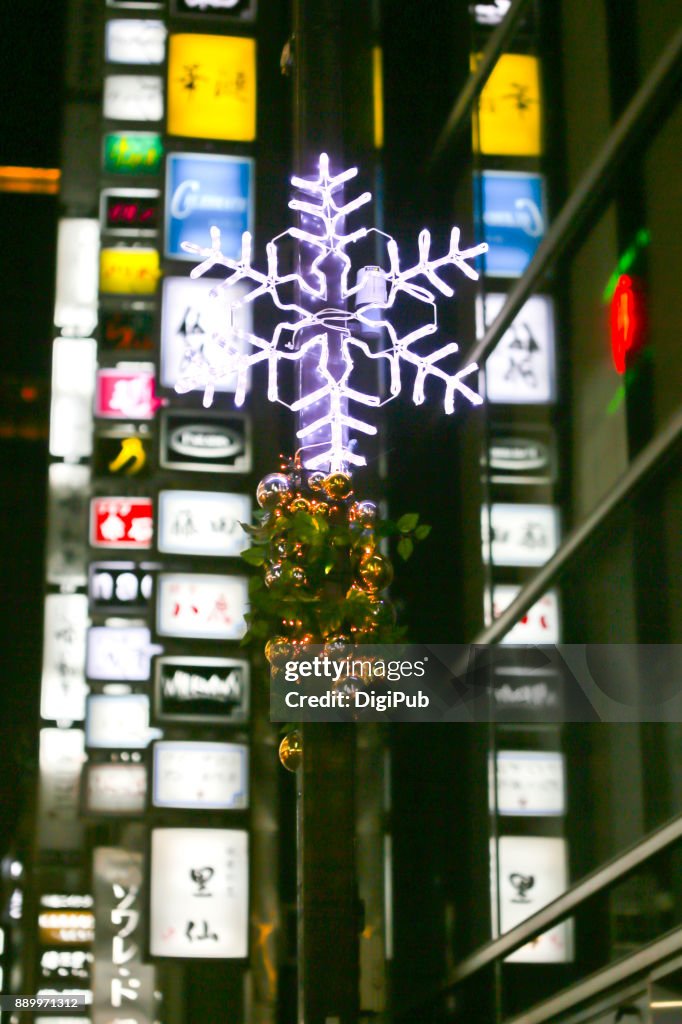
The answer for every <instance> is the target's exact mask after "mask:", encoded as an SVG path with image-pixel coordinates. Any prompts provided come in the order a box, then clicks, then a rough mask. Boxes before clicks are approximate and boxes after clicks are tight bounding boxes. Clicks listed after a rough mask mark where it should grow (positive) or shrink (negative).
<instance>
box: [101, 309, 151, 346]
mask: <svg viewBox="0 0 682 1024" xmlns="http://www.w3.org/2000/svg"><path fill="white" fill-rule="evenodd" d="M153 332H154V314H153V313H152V312H151V311H149V312H148V311H147V310H144V309H142V310H140V309H129V310H120V309H113V310H108V309H103V310H102V314H101V330H100V344H101V346H102V348H103V349H105V350H106V351H113V352H150V351H151V350H152V349H153V348H154V333H153Z"/></svg>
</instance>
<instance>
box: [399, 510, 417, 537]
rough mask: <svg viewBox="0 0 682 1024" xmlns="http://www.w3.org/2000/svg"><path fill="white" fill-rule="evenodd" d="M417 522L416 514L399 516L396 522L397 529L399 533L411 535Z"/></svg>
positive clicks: (409, 513) (408, 513) (410, 513)
mask: <svg viewBox="0 0 682 1024" xmlns="http://www.w3.org/2000/svg"><path fill="white" fill-rule="evenodd" d="M418 522H419V513H418V512H406V513H405V515H404V516H401V517H400V519H399V520H398V522H397V524H396V525H397V527H398V529H399V530H400V532H401V533H411V532H412V530H414V528H415V527H416V525H417V523H418Z"/></svg>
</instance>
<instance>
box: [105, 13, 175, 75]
mask: <svg viewBox="0 0 682 1024" xmlns="http://www.w3.org/2000/svg"><path fill="white" fill-rule="evenodd" d="M104 38H105V43H104V56H105V59H106V60H107V61H108V62H109V63H110V64H163V61H164V58H165V56H166V26H165V25H164V23H163V22H162V21H151V20H149V19H143V18H140V19H138V18H125V19H122V18H112V19H111V20H110V21H107V23H106V26H105V36H104Z"/></svg>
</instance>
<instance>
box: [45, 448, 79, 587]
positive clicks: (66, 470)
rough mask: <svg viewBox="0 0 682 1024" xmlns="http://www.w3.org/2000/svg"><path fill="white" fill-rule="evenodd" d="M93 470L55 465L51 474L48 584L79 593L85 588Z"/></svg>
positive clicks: (48, 477) (48, 522)
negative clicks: (79, 589) (80, 588)
mask: <svg viewBox="0 0 682 1024" xmlns="http://www.w3.org/2000/svg"><path fill="white" fill-rule="evenodd" d="M89 487H90V470H89V468H88V467H87V466H72V465H69V464H68V463H66V462H53V463H52V465H51V466H50V467H49V468H48V471H47V507H48V516H47V545H46V547H47V559H46V562H47V565H46V575H47V582H48V583H55V584H57V585H58V586H64V587H69V588H71V589H75V588H76V587H82V586H84V584H85V580H86V575H85V565H86V562H87V543H86V536H87V533H86V531H87V521H88V497H89Z"/></svg>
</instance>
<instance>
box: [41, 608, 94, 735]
mask: <svg viewBox="0 0 682 1024" xmlns="http://www.w3.org/2000/svg"><path fill="white" fill-rule="evenodd" d="M88 622H89V619H88V599H87V597H86V596H85V594H48V595H47V597H46V598H45V618H44V627H43V671H42V678H41V687H40V714H41V716H42V718H46V719H48V720H49V721H53V722H80V721H82V720H83V718H84V717H85V696H86V694H87V692H88V688H87V686H86V683H85V634H86V630H87V627H88Z"/></svg>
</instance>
